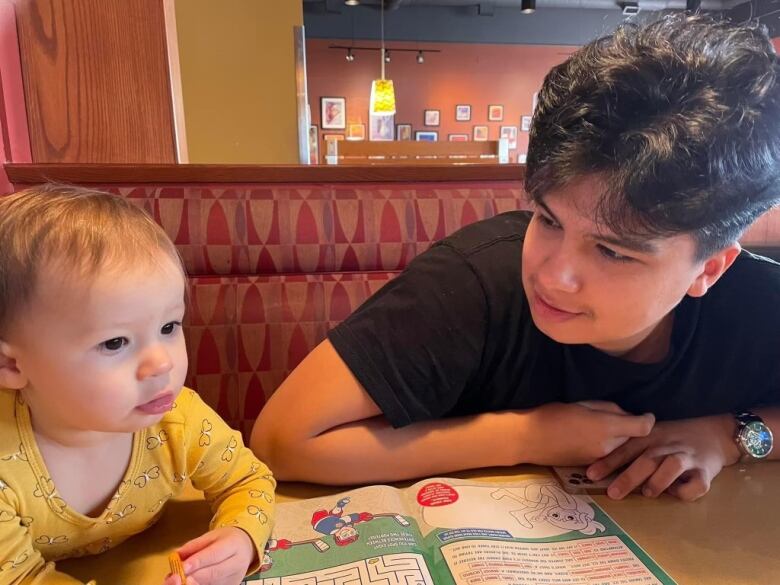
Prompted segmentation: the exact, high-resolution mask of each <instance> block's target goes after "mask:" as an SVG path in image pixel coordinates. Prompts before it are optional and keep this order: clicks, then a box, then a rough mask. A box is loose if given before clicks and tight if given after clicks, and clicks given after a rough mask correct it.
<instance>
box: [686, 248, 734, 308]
mask: <svg viewBox="0 0 780 585" xmlns="http://www.w3.org/2000/svg"><path fill="white" fill-rule="evenodd" d="M741 251H742V246H740V245H739V243H738V242H734V243H733V244H731V245H730V246H728V247H726V248H723V249H722V250H719V251H718V252H715V253H714V254H713V255H712V256H710V257H709V258H707V260H705V261H704V267H703V268H702V271H701V272H700V273H699V275H698V276H697V277H696V280H694V281H693V283H692V284H691V286H690V288H689V289H688V294H689V295H690V296H692V297H702V296H704V294H705V293H706V292H707V291H708V290H709V289H710V287H711V286H712V285H713V284H715V283H716V282H718V279H719V278H720V277H721V276H723V273H724V272H726V270H728V269H729V267H730V266H731V265H732V264H734V260H736V259H737V256H739V253H740V252H741Z"/></svg>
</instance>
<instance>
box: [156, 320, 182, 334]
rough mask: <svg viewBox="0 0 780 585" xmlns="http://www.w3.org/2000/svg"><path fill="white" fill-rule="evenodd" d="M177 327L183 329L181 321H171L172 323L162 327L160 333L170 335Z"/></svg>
mask: <svg viewBox="0 0 780 585" xmlns="http://www.w3.org/2000/svg"><path fill="white" fill-rule="evenodd" d="M177 327H181V321H171V322H170V323H166V324H165V325H163V326H162V329H160V332H161V333H162V334H163V335H170V334H171V333H173V332H174V331H176V328H177Z"/></svg>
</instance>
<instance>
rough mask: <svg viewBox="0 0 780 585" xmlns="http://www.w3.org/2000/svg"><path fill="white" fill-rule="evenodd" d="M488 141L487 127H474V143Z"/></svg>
mask: <svg viewBox="0 0 780 585" xmlns="http://www.w3.org/2000/svg"><path fill="white" fill-rule="evenodd" d="M487 139H488V127H487V126H474V141H475V142H485V141H486V140H487Z"/></svg>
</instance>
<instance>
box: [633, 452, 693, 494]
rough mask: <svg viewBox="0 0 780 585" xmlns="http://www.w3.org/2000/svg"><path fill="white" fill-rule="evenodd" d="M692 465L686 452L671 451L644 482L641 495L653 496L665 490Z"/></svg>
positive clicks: (691, 460)
mask: <svg viewBox="0 0 780 585" xmlns="http://www.w3.org/2000/svg"><path fill="white" fill-rule="evenodd" d="M692 466H693V459H692V458H691V456H690V455H688V454H687V453H681V452H679V451H678V452H677V453H671V454H670V455H667V456H666V457H664V459H663V461H661V465H659V466H658V470H657V471H656V472H655V473H654V474H653V475H652V477H651V478H650V479H648V480H647V481H646V482H645V485H644V487H643V488H642V495H644V496H647V497H649V498H654V497H656V496H658V495H660V494H662V493H663V492H665V491H666V490H667V489H668V488H669V486H671V485H672V484H673V483H674V482H675V481H677V479H678V478H679V477H680V476H681V475H683V474H684V473H685V472H687V471H688V470H689V469H691V467H692Z"/></svg>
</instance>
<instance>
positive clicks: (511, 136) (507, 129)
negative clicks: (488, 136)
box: [499, 126, 517, 148]
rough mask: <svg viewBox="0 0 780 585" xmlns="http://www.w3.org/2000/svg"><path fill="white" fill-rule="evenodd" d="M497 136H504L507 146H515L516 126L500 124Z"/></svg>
mask: <svg viewBox="0 0 780 585" xmlns="http://www.w3.org/2000/svg"><path fill="white" fill-rule="evenodd" d="M499 138H506V139H507V140H508V141H509V148H517V126H501V132H500V133H499Z"/></svg>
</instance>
